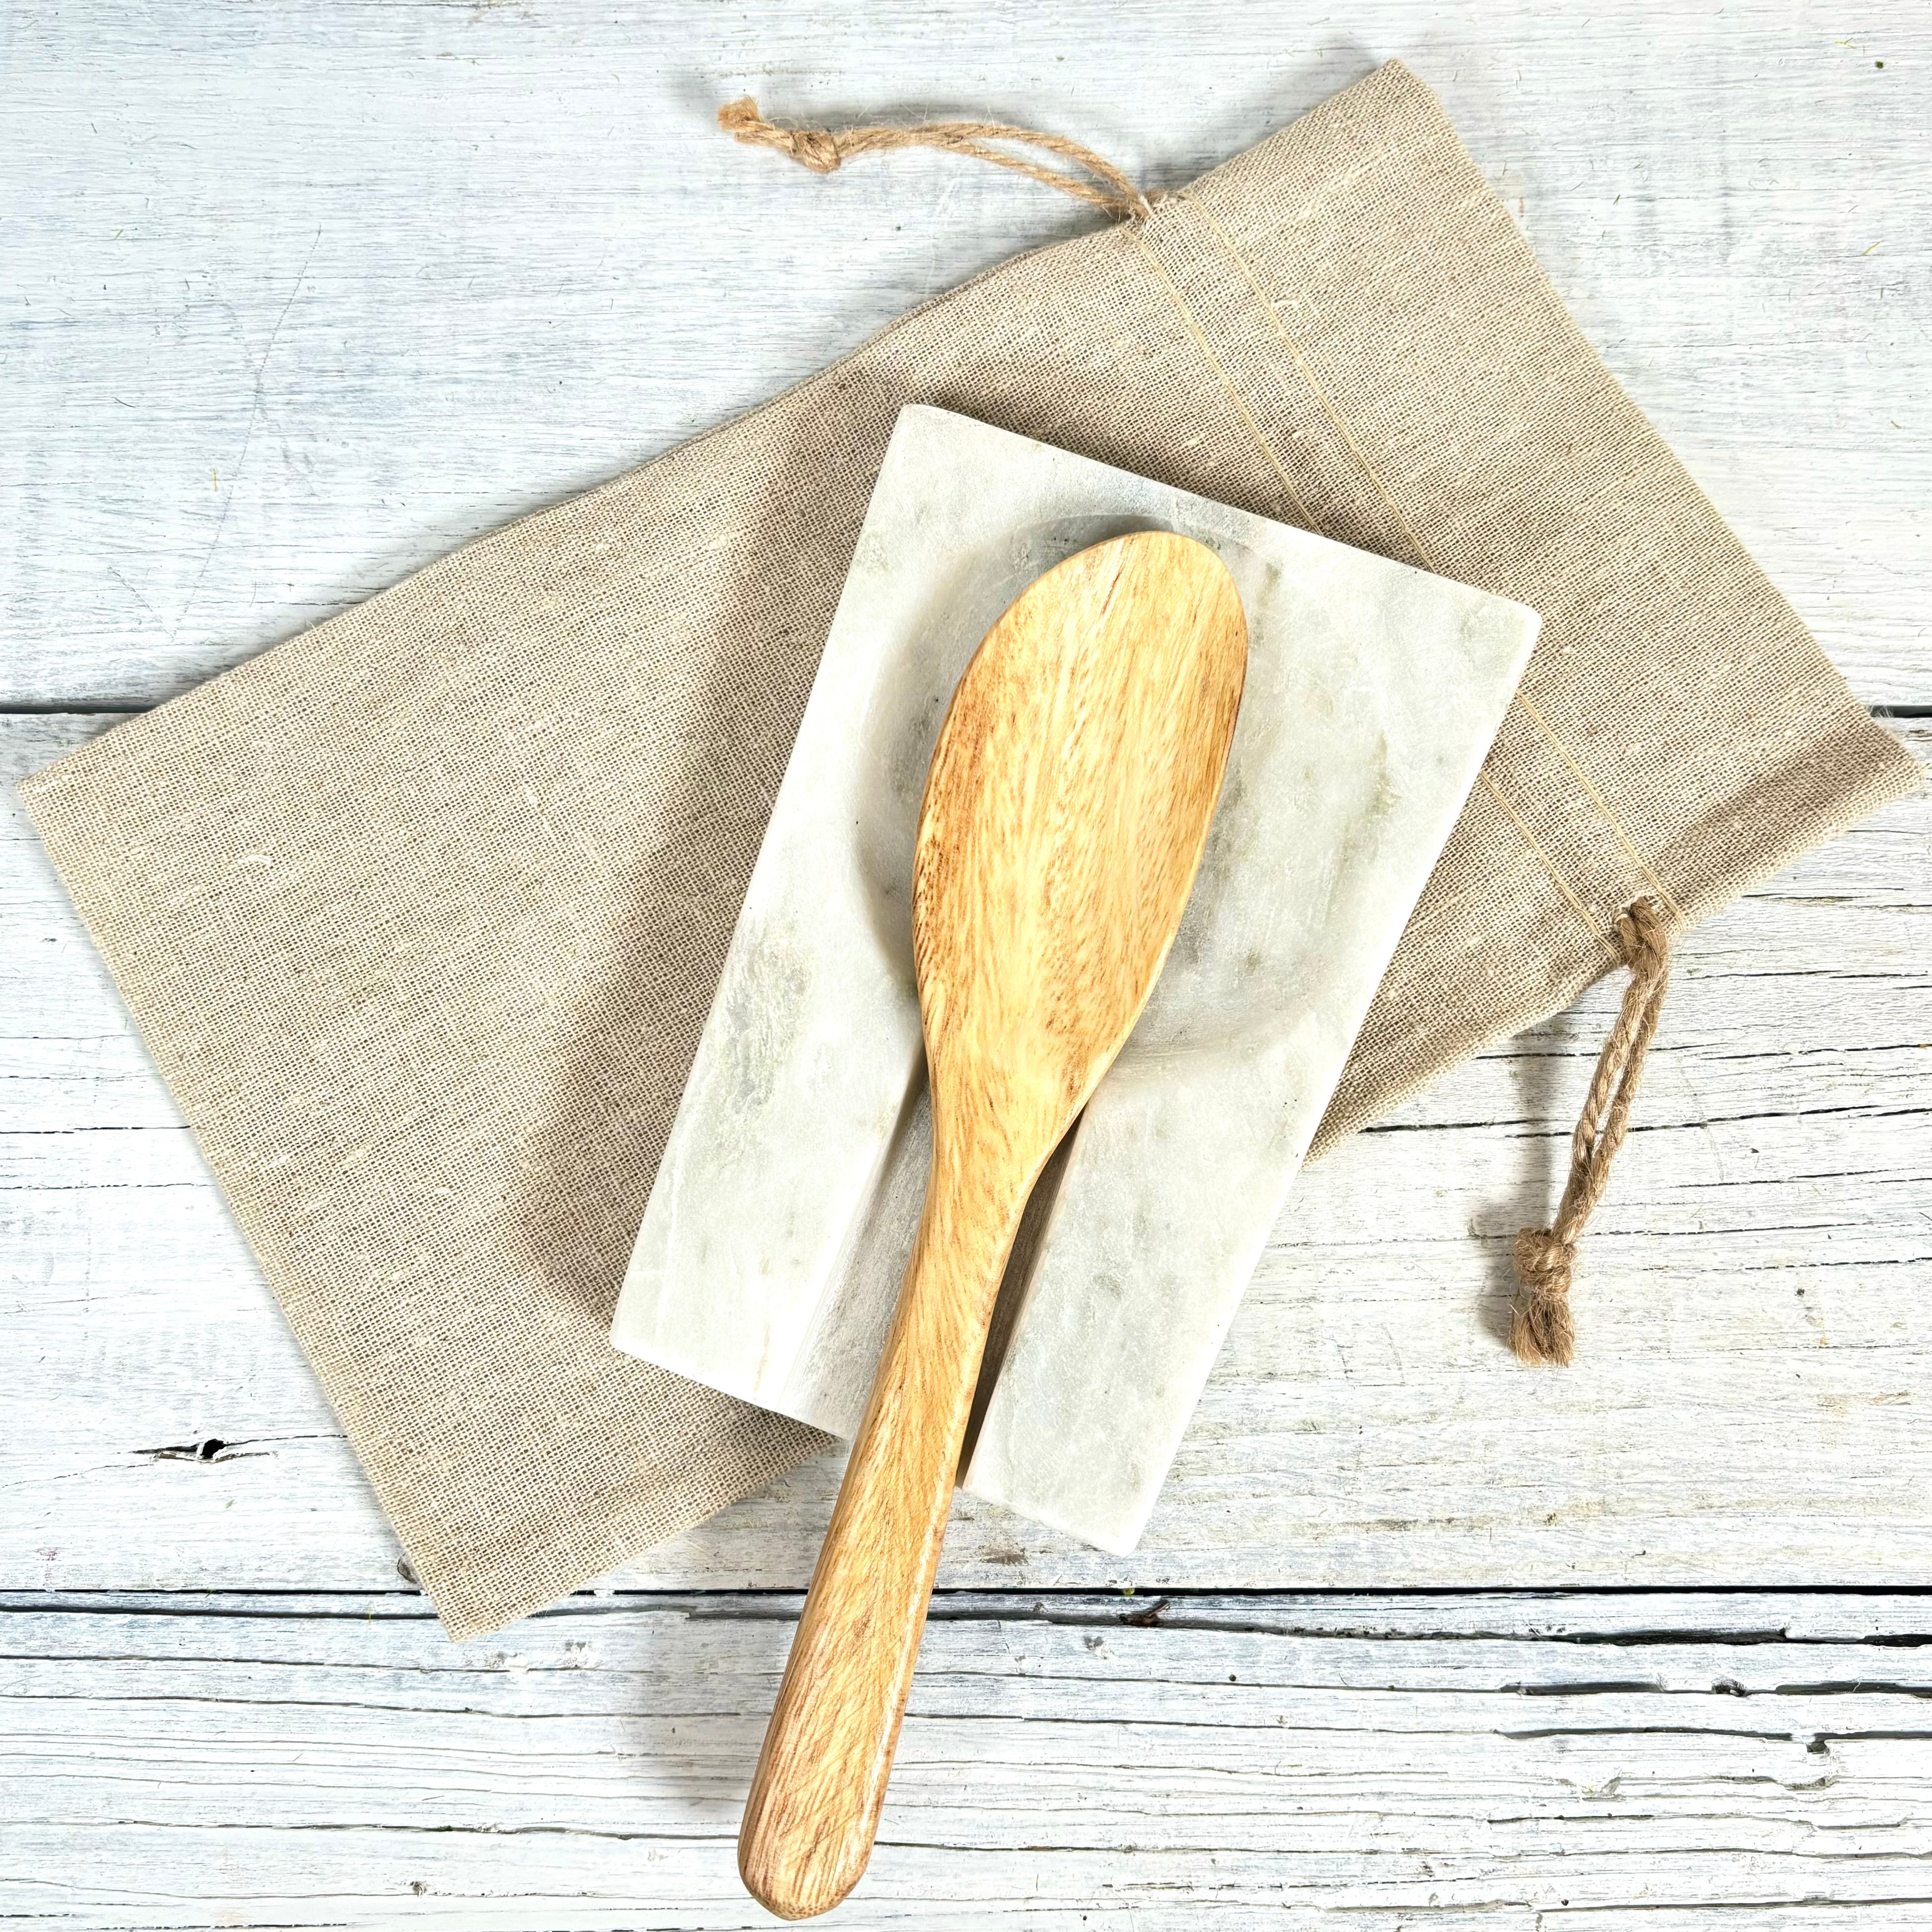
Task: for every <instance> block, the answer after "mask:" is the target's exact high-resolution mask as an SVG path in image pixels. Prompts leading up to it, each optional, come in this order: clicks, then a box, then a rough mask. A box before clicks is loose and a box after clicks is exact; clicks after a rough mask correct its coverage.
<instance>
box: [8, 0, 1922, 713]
mask: <svg viewBox="0 0 1932 1932" xmlns="http://www.w3.org/2000/svg"><path fill="white" fill-rule="evenodd" d="M1391 55H1401V56H1403V57H1404V58H1407V59H1408V60H1409V61H1410V62H1412V64H1413V65H1415V67H1416V68H1418V71H1420V72H1421V74H1423V75H1424V77H1425V78H1426V79H1427V80H1429V81H1430V83H1432V84H1433V86H1436V88H1437V89H1439V91H1440V92H1442V95H1443V96H1444V98H1445V101H1446V103H1447V105H1448V108H1449V110H1450V112H1451V114H1452V115H1453V116H1454V118H1455V120H1456V121H1457V125H1458V126H1459V127H1460V129H1461V130H1462V132H1463V136H1464V137H1465V139H1466V142H1467V143H1468V145H1469V147H1470V148H1471V150H1472V152H1473V153H1474V154H1475V156H1476V157H1477V159H1478V162H1479V163H1480V164H1481V166H1483V167H1484V169H1485V171H1486V172H1487V173H1488V175H1490V178H1491V179H1492V180H1493V181H1494V182H1495V183H1496V185H1497V186H1498V187H1499V189H1500V190H1502V193H1504V194H1505V196H1506V197H1507V198H1508V200H1509V202H1510V204H1511V206H1512V207H1514V208H1515V209H1516V210H1517V213H1518V215H1519V218H1520V220H1522V221H1523V224H1524V226H1526V229H1527V230H1528V232H1529V234H1530V236H1531V237H1532V240H1533V241H1534V242H1535V245H1536V246H1537V248H1538V251H1539V252H1540V253H1541V256H1542V258H1543V260H1544V262H1545V263H1546V265H1547V266H1548V267H1549V269H1550V272H1551V273H1552V275H1553V277H1554V278H1555V279H1556V283H1557V284H1558V286H1559V288H1560V289H1561V290H1562V292H1563V293H1564V295H1565V299H1567V300H1568V302H1570V304H1571V306H1572V308H1573V310H1574V313H1575V314H1576V315H1577V318H1578V320H1579V321H1580V323H1581V324H1582V326H1583V328H1584V329H1585V331H1586V333H1587V334H1588V335H1589V336H1590V337H1591V338H1592V340H1593V341H1595V343H1596V344H1598V347H1600V349H1601V350H1602V351H1603V353H1604V355H1605V356H1606V357H1607V360H1608V361H1609V362H1610V366H1611V367H1612V368H1613V370H1615V371H1616V372H1617V373H1618V374H1619V375H1620V376H1622V377H1623V378H1624V380H1625V381H1626V383H1628V386H1630V388H1631V390H1632V391H1633V392H1634V395H1636V397H1637V400H1638V401H1640V403H1641V404H1643V406H1644V407H1646V408H1647V409H1648V410H1650V411H1651V413H1652V415H1653V416H1654V418H1655V420H1656V422H1657V423H1658V426H1659V428H1661V430H1662V431H1663V432H1664V434H1665V436H1666V437H1667V439H1669V440H1670V441H1671V442H1672V443H1673V444H1674V445H1675V446H1676V447H1677V449H1679V452H1680V453H1681V454H1682V455H1683V456H1684V457H1685V458H1686V460H1688V463H1690V466H1691V469H1692V470H1693V472H1694V473H1695V474H1696V475H1697V476H1698V478H1700V481H1703V483H1704V484H1705V485H1706V487H1707V488H1708V489H1709V490H1710V491H1711V492H1712V494H1713V495H1714V496H1715V498H1716V499H1717V501H1718V504H1719V505H1720V507H1721V508H1722V509H1723V510H1724V511H1725V512H1726V513H1727V514H1728V515H1729V516H1730V517H1731V518H1732V519H1733V520H1734V521H1735V523H1736V525H1737V526H1738V528H1739V531H1740V532H1741V533H1742V535H1743V536H1744V538H1745V541H1747V543H1748V544H1750V545H1751V547H1752V548H1753V549H1754V551H1755V552H1756V553H1757V554H1758V556H1760V559H1762V560H1763V562H1764V563H1765V565H1766V567H1767V568H1768V569H1769V571H1770V573H1771V574H1772V577H1773V578H1774V579H1775V580H1776V581H1778V583H1780V584H1781V586H1782V587H1783V588H1784V589H1785V590H1786V591H1787V592H1788V593H1789V594H1790V595H1791V596H1792V597H1793V599H1794V601H1796V604H1797V605H1798V607H1799V610H1800V611H1801V612H1802V613H1803V615H1804V616H1805V617H1806V618H1807V619H1808V621H1809V622H1811V623H1812V625H1814V627H1815V628H1816V629H1817V631H1818V633H1819V634H1820V637H1821V638H1822V639H1823V641H1824V642H1825V643H1826V646H1827V647H1828V648H1829V649H1831V650H1832V652H1834V654H1835V655H1836V656H1837V657H1838V659H1839V660H1840V661H1841V663H1842V664H1843V666H1844V667H1845V668H1846V670H1847V671H1848V673H1849V674H1850V675H1851V676H1852V680H1853V682H1854V684H1855V686H1856V687H1857V688H1858V690H1859V691H1860V692H1861V694H1862V695H1863V696H1864V697H1866V698H1867V700H1870V701H1873V702H1881V701H1888V702H1895V703H1925V702H1927V700H1928V699H1932V685H1928V680H1927V651H1926V637H1927V619H1926V616H1925V612H1926V609H1927V565H1926V527H1925V523H1924V503H1925V499H1926V494H1927V481H1928V475H1932V437H1928V435H1927V421H1926V410H1927V397H1928V395H1932V276H1928V274H1927V266H1928V251H1932V218H1928V217H1932V134H1928V132H1927V130H1928V129H1932V58H1928V56H1932V15H1929V14H1928V13H1927V10H1925V9H1924V7H1922V6H1921V5H1915V4H1912V0H1883V4H1877V3H1876V0H1866V4H1862V5H1858V4H1853V5H1846V6H1843V7H1834V8H1832V9H1830V10H1817V9H1813V8H1810V7H1801V6H1798V5H1793V4H1790V0H1747V4H1743V5H1728V6H1719V5H1713V4H1702V5H1692V6H1672V7H1664V6H1661V5H1648V6H1642V7H1600V8H1598V9H1595V10H1583V11H1580V10H1577V9H1575V8H1567V7H1566V8H1559V7H1548V6H1547V5H1536V4H1534V0H1498V4H1496V5H1486V6H1484V7H1481V8H1465V9H1458V10H1445V9H1442V8H1440V7H1436V6H1433V5H1425V4H1424V0H1358V4H1356V5H1354V6H1352V7H1351V8H1350V10H1349V13H1348V14H1347V16H1346V20H1331V19H1316V18H1313V17H1298V16H1295V14H1293V13H1289V14H1284V13H1283V12H1282V11H1281V10H1280V9H1275V8H1267V7H1253V6H1250V5H1244V4H1241V0H1185V4H1182V5H1175V4H1173V3H1172V0H1057V4H1056V5H1055V6H1053V7H1051V8H1049V9H1044V10H1039V9H1036V10H1025V11H1024V12H1022V13H1016V12H1014V11H1013V10H1011V9H1010V8H976V7H953V6H938V5H923V4H922V5H916V6H913V7H900V8H897V9H895V10H892V11H891V12H890V13H889V14H886V13H880V11H879V10H877V9H874V8H867V7H850V8H824V7H787V6H784V5H780V4H778V0H755V4H752V5H746V6H742V7H734V8H731V9H729V10H719V9H717V8H715V7H705V6H702V5H697V4H696V3H695V0H682V4H666V5H653V6H652V7H649V8H646V9H643V10H632V11H628V12H622V11H620V12H619V13H615V14H613V13H611V12H610V10H609V9H607V8H604V7H596V6H592V5H589V4H587V0H543V4H541V5H529V6H523V5H519V6H514V7H512V6H476V7H449V6H446V5H435V4H431V0H415V4H406V5H393V6H373V5H361V6H351V7H332V8H324V9H316V8H312V7H303V6H301V5H296V4H293V0H281V4H278V5H270V6H268V7H261V8H257V9H253V10H250V11H249V12H248V14H247V15H246V16H245V17H241V16H237V15H235V14H234V13H232V12H231V11H230V10H226V9H222V8H210V7H200V6H196V5H192V4H190V0H162V4H160V5H154V6H152V7H146V8H143V9H142V10H139V12H138V13H136V14H133V15H130V14H129V13H127V10H125V9H123V8H118V7H110V6H107V5H105V4H104V0H83V3H82V4H80V5H71V6H67V7H61V8H58V9H40V10H29V11H28V12H26V13H22V14H21V15H20V17H18V18H17V19H13V20H10V23H9V29H8V34H7V40H6V45H5V54H4V55H0V58H4V60H5V99H6V103H7V141H6V143H5V148H4V150H0V232H4V233H5V236H6V238H7V245H6V247H5V250H4V251H0V317H5V329H4V331H0V375H4V380H5V386H6V393H7V408H6V410H5V412H4V413H0V504H4V509H0V531H4V532H5V537H4V543H5V551H4V554H5V559H6V561H5V568H0V703H5V702H12V703H51V702H65V703H148V702H151V701H153V700H156V699H157V698H159V697H163V696H166V695H168V694H172V693H173V692H175V691H180V690H181V689H183V688H186V687H187V685H190V684H192V683H193V682H196V681H197V680H199V679H201V678H202V677H204V676H206V675H207V674H208V673H210V672H211V671H213V670H217V669H218V668H220V667H222V666H223V665H226V664H231V663H233V662H234V661H236V660H237V659H238V658H240V657H242V656H245V655H247V654H248V653H249V652H252V651H254V650H255V649H259V648H260V646H263V645H264V644H266V643H270V642H272V641H273V640H275V639H277V638H279V637H284V636H286V635H287V634H290V633H291V632H292V631H296V630H299V629H300V628H303V627H305V625H308V624H310V623H311V622H314V621H315V620H317V619H319V618H320V617H323V616H327V615H329V614H330V613H333V612H335V611H338V610H341V609H342V608H344V607H346V606H347V604H350V603H353V602H354V601H357V600H359V599H360V598H363V597H365V596H366V595H368V594H369V593H370V592H372V591H374V590H376V589H380V588H381V587H382V586H384V585H386V584H388V583H392V582H393V581H395V580H396V579H397V578H398V577H400V576H401V575H402V574H404V573H406V572H407V571H409V570H410V569H412V568H415V567H416V566H417V565H419V564H421V563H423V562H426V561H428V559H431V558H432V557H434V556H437V555H439V554H440V553H443V552H444V551H446V550H448V549H449V548H450V547H452V545H454V544H457V543H458V542H460V541H463V539H465V538H468V537H470V536H472V535H477V534H478V533H479V532H482V531H484V530H486V529H490V528H493V527H494V526H497V525H499V524H500V523H502V522H503V521H504V520H505V519H506V518H508V517H511V516H513V515H514V514H518V513H520V512H521V511H526V510H529V509H532V508H536V507H538V506H539V505H542V504H544V503H547V502H551V501H553V500H555V499H556V498H558V497H559V496H563V495H566V494H568V493H573V492H574V491H577V490H580V489H582V488H583V487H586V485H588V484H592V483H594V482H595V481H599V480H601V478H604V477H607V476H608V475H611V474H613V473H614V472H617V471H619V470H620V469H623V468H625V467H627V466H629V465H631V463H635V462H637V461H640V460H643V459H645V458H649V457H650V456H651V455H654V454H655V453H657V452H660V451H661V450H663V449H665V448H666V447H667V446H670V445H671V444H673V443H676V442H678V441H679V440H682V439H683V438H685V437H688V436H690V435H691V434H694V433H695V432H697V431H700V430H703V429H704V428H708V427H710V426H712V425H715V424H717V423H718V422H721V421H723V420H724V419H727V418H728V417H730V416H732V415H733V414H735V413H737V412H738V411H739V410H743V409H745V408H746V407H748V406H750V405H751V404H754V403H755V402H757V401H759V400H760V398H763V397H765V396H767V395H770V394H772V392H775V391H776V390H777V389H780V388H782V387H783V386H785V385H787V384H788V383H792V382H794V381H796V380H798V379H799V378H800V377H804V376H805V375H807V374H810V373H811V371H814V370H815V369H817V368H820V367H822V366H823V365H824V364H826V362H829V361H830V360H832V359H834V358H835V357H837V356H839V355H841V354H842V353H844V352H846V351H847V350H850V349H851V348H853V347H856V344H858V343H859V342H860V341H862V340H863V339H864V338H865V337H866V336H868V335H870V334H871V333H872V332H874V330H876V329H878V328H880V326H883V325H884V324H885V323H888V322H889V321H890V320H892V318H893V317H895V316H896V315H898V314H900V313H901V312H902V311H904V309H905V308H907V307H908V306H910V305H911V304H913V302H916V301H919V300H920V299H923V298H925V297H926V296H930V295H933V294H935V293H939V292H941V290H944V289H946V288H947V287H951V286H953V284H956V283H958V282H959V281H962V279H964V278H966V277H967V276H968V275H971V274H972V273H974V272H976V271H977V270H978V269H982V268H983V267H985V266H988V265H989V264H991V263H993V262H995V261H997V260H1000V259H1001V258H1002V257H1004V256H1006V255H1007V254H1010V253H1012V252H1013V251H1016V250H1017V249H1019V248H1025V247H1029V246H1033V245H1038V244H1040V243H1041V242H1047V241H1051V240H1053V239H1058V238H1060V237H1061V236H1066V235H1069V234H1071V233H1076V232H1078V231H1079V229H1081V228H1082V226H1084V225H1085V224H1087V223H1089V222H1090V221H1091V220H1092V219H1093V217H1091V215H1090V214H1085V213H1083V212H1082V211H1081V210H1079V208H1077V207H1076V205H1074V204H1073V203H1071V202H1065V201H1064V200H1062V199H1059V198H1057V197H1055V196H1053V195H1052V194H1050V193H1048V192H1047V191H1046V190H1043V189H1041V188H1039V187H1035V186H1034V185H1032V184H1029V183H1027V182H1025V181H1020V180H1019V179H1017V178H1014V177H1013V176H1010V175H1004V174H1002V173H1000V172H997V171H995V170H993V169H987V168H975V167H973V166H969V165H968V164H966V163H961V162H959V161H956V160H951V159H949V158H945V157H934V156H918V155H913V156H904V157H895V158H894V159H893V160H891V161H890V162H889V163H887V162H874V163H871V164H868V165H865V166H856V167H854V168H853V169H850V170H849V171H847V172H844V173H842V174H841V175H839V176H838V177H837V178H835V179H833V180H830V181H820V180H817V179H814V178H811V177H810V176H808V175H805V173H803V172H802V171H800V170H798V169H794V168H791V167H790V166H787V165H785V164H784V163H781V162H779V161H778V160H776V159H775V157H772V156H769V155H766V154H751V153H748V152H746V151H744V150H742V149H741V148H736V147H734V146H733V145H731V144H730V142H727V141H726V140H725V139H724V138H723V137H722V136H720V135H719V134H718V133H716V131H715V129H714V128H713V127H712V124H711V117H712V113H713V112H714V111H715V108H716V107H717V106H718V104H720V103H721V102H722V101H725V100H727V99H729V98H731V97H732V96H733V95H735V94H736V93H738V92H741V91H742V90H743V89H747V88H749V89H752V90H754V91H755V92H757V94H758V95H760V97H761V98H762V99H763V101H764V103H765V104H766V107H768V108H769V110H771V111H772V112H774V113H778V114H780V115H787V116H790V117H793V118H799V119H805V120H810V119H814V118H823V119H829V120H833V121H841V120H844V119H847V118H852V117H853V116H859V117H865V116H877V115H895V116H898V115H922V114H932V113H938V114H947V113H952V114H958V113H989V114H992V115H997V116H999V117H1002V118H1009V119H1011V120H1014V121H1021V122H1027V123H1031V124H1034V125H1036V126H1040V127H1049V128H1052V129H1057V130H1060V131H1062V132H1064V133H1069V134H1072V135H1074V136H1079V137H1080V138H1082V139H1086V140H1088V141H1091V142H1094V144H1096V145H1097V146H1099V147H1100V148H1102V149H1103V150H1104V151H1106V152H1107V153H1109V154H1111V155H1112V156H1114V157H1116V158H1117V159H1118V160H1120V161H1121V163H1123V164H1124V165H1125V166H1127V167H1129V168H1130V169H1133V170H1134V171H1135V172H1136V173H1137V174H1139V175H1141V176H1142V178H1145V179H1146V180H1147V181H1150V182H1151V183H1153V184H1157V185H1158V184H1175V183H1178V182H1180V181H1184V180H1186V179H1187V178H1190V177H1191V176H1192V175H1194V174H1195V173H1196V172H1199V170H1200V169H1202V168H1204V167H1205V166H1208V165H1210V164H1211V163H1214V162H1215V161H1217V160H1220V159H1222V158H1224V157H1226V156H1227V155H1229V154H1232V153H1234V152H1235V151H1238V150H1239V149H1240V148H1243V147H1244V146H1246V145H1248V144H1250V142H1253V141H1255V140H1256V139H1259V138H1261V137H1262V136H1264V135H1265V134H1266V133H1268V132H1270V131H1271V130H1273V129H1274V128H1276V127H1279V126H1280V125H1282V124H1285V123H1286V121H1289V120H1290V119H1292V118H1294V117H1295V115H1297V114H1298V113H1301V112H1303V111H1304V110H1306V109H1307V108H1308V107H1311V106H1313V104H1316V102H1317V101H1319V100H1321V99H1322V98H1324V97H1325V96H1326V95H1328V94H1330V93H1331V92H1334V90H1335V89H1337V88H1339V87H1340V86H1343V85H1345V84H1346V83H1348V82H1349V81H1350V80H1354V79H1355V78H1356V77H1358V76H1359V75H1360V74H1362V73H1364V71H1367V69H1368V68H1370V67H1371V66H1372V65H1374V64H1375V63H1376V62H1379V61H1381V60H1382V59H1385V58H1388V57H1390V56H1391Z"/></svg>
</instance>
